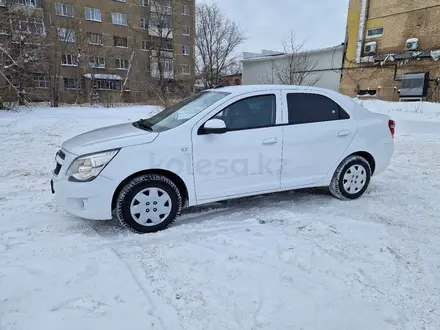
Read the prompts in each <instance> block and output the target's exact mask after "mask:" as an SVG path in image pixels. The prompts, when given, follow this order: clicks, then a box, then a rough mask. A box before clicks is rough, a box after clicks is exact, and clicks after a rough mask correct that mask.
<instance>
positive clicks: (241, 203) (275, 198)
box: [90, 188, 336, 237]
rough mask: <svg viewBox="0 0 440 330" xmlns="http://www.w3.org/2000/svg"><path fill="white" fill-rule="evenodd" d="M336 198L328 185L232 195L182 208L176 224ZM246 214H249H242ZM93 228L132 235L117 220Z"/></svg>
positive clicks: (109, 234) (323, 202)
mask: <svg viewBox="0 0 440 330" xmlns="http://www.w3.org/2000/svg"><path fill="white" fill-rule="evenodd" d="M334 201H336V200H335V199H334V198H333V197H332V196H330V194H329V193H328V189H327V188H313V189H302V190H295V191H287V192H280V193H272V194H266V195H258V196H253V197H244V198H238V199H231V200H227V201H223V202H215V203H209V204H204V205H201V206H193V207H189V208H185V209H183V210H182V213H181V215H180V216H179V217H178V218H177V220H176V223H175V224H174V225H173V227H179V226H182V225H189V224H199V223H204V222H208V221H211V220H212V219H214V218H216V219H217V220H223V219H222V218H224V220H225V221H227V219H228V218H230V216H231V215H233V214H234V215H235V214H237V213H244V214H246V213H247V212H249V213H253V214H255V213H259V210H265V211H267V210H269V211H270V210H271V209H273V211H274V212H276V211H277V210H280V208H281V209H282V208H289V209H292V211H295V212H299V213H301V211H302V210H307V211H310V207H311V206H312V207H313V205H320V206H323V205H326V204H330V203H332V202H334ZM243 218H246V216H243ZM237 221H240V216H239V215H237V216H236V217H234V222H237ZM90 226H91V227H92V229H93V230H94V231H95V232H96V233H97V234H98V235H100V236H103V237H112V236H119V235H131V233H130V232H129V231H128V230H126V229H125V228H123V227H122V226H121V225H120V224H119V223H118V222H117V221H116V220H112V221H90Z"/></svg>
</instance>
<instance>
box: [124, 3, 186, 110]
mask: <svg viewBox="0 0 440 330" xmlns="http://www.w3.org/2000/svg"><path fill="white" fill-rule="evenodd" d="M179 8H180V7H179ZM178 17H179V16H178V15H174V11H173V2H172V0H150V2H149V12H148V13H145V16H144V17H141V20H140V26H139V25H137V24H132V22H129V24H130V26H131V28H132V29H133V30H134V31H135V36H136V39H138V40H139V39H140V42H139V43H138V44H139V45H140V46H141V49H142V52H143V54H145V52H148V69H147V70H146V72H145V80H144V81H143V83H145V84H146V85H147V89H148V92H149V93H150V94H152V95H154V97H155V98H157V99H158V101H159V102H160V103H161V104H163V105H166V104H167V103H168V102H169V96H170V89H171V88H170V87H171V86H172V85H173V86H174V87H176V86H177V81H176V79H175V75H176V72H175V68H176V67H177V65H176V63H175V58H174V51H175V49H174V42H173V40H174V38H175V35H176V32H177V30H176V28H179V29H181V28H182V21H181V20H179V18H178ZM136 53H137V52H133V53H132V56H131V59H130V63H129V70H128V72H127V76H126V78H125V79H124V83H123V85H125V82H126V81H127V79H128V74H129V72H130V67H131V63H132V62H133V60H134V57H135V54H136Z"/></svg>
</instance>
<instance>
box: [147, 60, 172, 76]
mask: <svg viewBox="0 0 440 330" xmlns="http://www.w3.org/2000/svg"><path fill="white" fill-rule="evenodd" d="M150 63H151V67H150V70H151V76H152V77H153V78H160V70H159V60H158V59H157V58H152V59H151V62H150ZM160 63H161V66H162V67H161V69H162V73H163V76H164V77H165V78H172V76H173V59H171V58H161V59H160Z"/></svg>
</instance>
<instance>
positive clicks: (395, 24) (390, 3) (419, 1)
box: [340, 0, 440, 101]
mask: <svg viewBox="0 0 440 330" xmlns="http://www.w3.org/2000/svg"><path fill="white" fill-rule="evenodd" d="M360 6H361V1H360V0H350V6H349V13H348V21H347V34H346V35H347V40H346V42H347V51H346V58H345V63H344V67H345V69H344V72H343V76H342V80H341V87H340V91H341V92H342V93H344V94H347V95H350V96H354V95H355V94H356V93H355V89H356V86H357V85H359V88H360V89H362V90H365V89H368V88H370V89H374V90H377V97H379V98H381V99H385V100H396V99H398V93H397V90H398V89H399V88H400V81H398V79H399V78H400V77H402V76H403V74H404V73H407V72H426V71H429V72H430V77H431V78H440V62H437V61H434V60H433V59H414V60H411V61H409V62H400V63H397V62H388V63H385V64H383V65H382V64H381V63H375V64H372V63H366V64H356V63H355V52H356V42H357V38H358V31H359V15H360ZM439 18H440V0H370V3H369V10H368V19H367V21H366V29H365V37H366V32H367V29H369V28H378V27H383V35H382V36H381V37H380V38H365V40H364V42H370V41H376V42H377V52H378V54H381V55H386V54H393V53H394V54H395V53H404V52H405V43H406V40H407V39H409V38H419V50H421V51H430V50H437V49H440V24H438V19H439ZM396 65H397V71H396V74H395V66H396ZM395 75H396V78H397V79H396V80H395V77H394V76H395ZM379 87H380V89H379ZM438 94H439V93H438V85H437V84H436V83H435V82H432V83H431V84H430V90H429V92H428V99H430V100H434V101H440V100H439V97H438Z"/></svg>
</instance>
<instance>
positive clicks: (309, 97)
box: [281, 91, 358, 188]
mask: <svg viewBox="0 0 440 330" xmlns="http://www.w3.org/2000/svg"><path fill="white" fill-rule="evenodd" d="M282 99H283V105H284V106H283V109H284V111H285V112H284V113H283V117H284V118H287V123H285V126H284V127H283V159H282V172H281V187H282V188H290V187H291V188H295V187H301V186H307V185H313V184H314V183H318V182H319V181H321V180H323V179H324V177H325V176H326V174H327V173H328V172H329V171H330V169H331V168H333V166H334V165H335V164H336V162H338V161H339V159H340V157H341V156H342V155H343V153H344V152H345V150H346V149H347V148H348V146H349V145H350V143H351V141H352V140H353V138H354V136H355V134H356V132H357V129H358V124H357V122H356V121H355V120H354V119H352V118H350V116H349V114H348V113H347V112H346V111H345V110H344V109H343V107H342V106H341V105H340V104H338V103H337V102H336V101H335V100H333V99H332V98H331V97H330V96H329V95H326V93H325V92H322V93H321V92H315V91H313V92H295V91H292V92H290V91H285V92H283V96H282Z"/></svg>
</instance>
